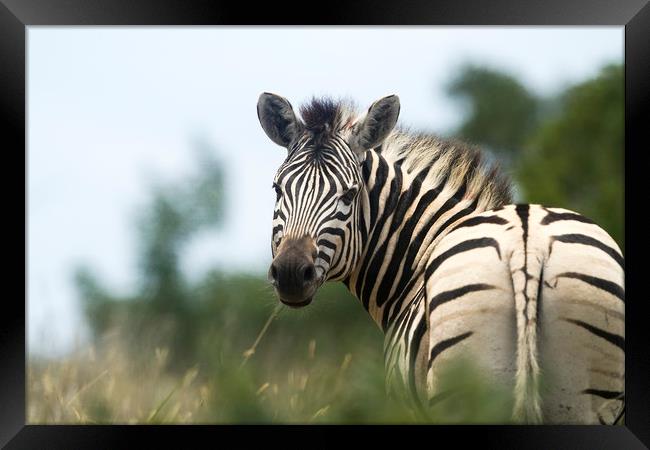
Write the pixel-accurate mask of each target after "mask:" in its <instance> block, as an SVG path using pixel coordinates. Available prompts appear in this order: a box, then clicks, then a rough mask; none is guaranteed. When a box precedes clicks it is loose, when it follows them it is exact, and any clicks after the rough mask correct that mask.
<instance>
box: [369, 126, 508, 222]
mask: <svg viewBox="0 0 650 450" xmlns="http://www.w3.org/2000/svg"><path fill="white" fill-rule="evenodd" d="M375 151H377V152H378V153H380V154H381V155H382V156H383V157H384V158H385V159H386V160H387V161H390V162H392V163H393V164H399V165H401V167H402V169H404V170H405V171H406V173H407V174H413V175H415V174H417V173H419V172H421V171H422V170H424V169H427V168H429V169H430V170H429V174H428V175H427V177H426V178H425V180H424V181H423V185H426V186H429V187H439V188H440V189H441V190H442V189H443V186H444V188H445V189H452V190H453V191H452V192H458V191H461V192H462V194H461V195H462V199H476V202H477V208H476V209H477V210H478V211H484V210H488V209H492V208H496V207H499V206H502V205H507V204H510V203H512V183H511V181H510V178H509V177H508V176H506V175H505V174H504V173H503V172H502V171H501V168H500V167H499V165H498V163H496V162H490V161H487V158H486V155H485V153H484V152H483V151H482V150H480V149H479V148H477V147H474V146H472V145H470V144H468V143H465V142H461V141H458V140H454V139H443V138H441V137H439V136H436V135H434V134H428V133H413V132H409V131H407V130H404V129H396V130H394V131H393V132H392V133H391V134H390V135H389V136H388V138H387V139H386V140H385V141H384V143H383V144H382V146H381V147H380V148H377V149H375ZM458 200H459V201H460V200H461V198H459V199H458Z"/></svg>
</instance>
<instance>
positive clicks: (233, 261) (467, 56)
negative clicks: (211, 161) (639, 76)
mask: <svg viewBox="0 0 650 450" xmlns="http://www.w3.org/2000/svg"><path fill="white" fill-rule="evenodd" d="M27 50H28V65H27V70H28V82H27V93H28V105H27V106H28V148H27V151H28V173H27V177H28V186H27V188H28V230H27V231H28V255H27V256H28V291H27V292H28V295H27V303H28V329H29V332H28V345H29V350H30V351H33V352H38V353H42V354H54V353H60V352H62V351H65V350H67V349H70V348H71V346H72V345H73V344H74V343H75V342H83V339H84V338H85V335H86V334H85V329H84V327H83V323H82V315H81V312H80V310H79V299H78V298H77V294H76V292H75V290H74V285H73V283H72V271H73V269H74V268H75V267H76V266H77V265H78V264H80V263H87V264H89V265H90V266H91V267H93V268H94V269H96V272H97V273H98V274H99V275H100V277H101V278H102V279H103V280H104V281H105V282H106V283H107V284H108V285H109V286H111V287H115V288H117V289H119V290H120V291H122V292H124V293H127V292H129V290H130V289H131V288H132V287H133V286H134V283H135V281H136V274H135V268H136V261H135V248H136V246H135V244H136V243H135V242H134V241H133V240H134V239H135V236H134V233H133V231H134V228H133V225H134V218H135V214H136V212H137V211H138V208H139V207H140V206H142V205H143V204H145V203H146V201H147V194H148V192H149V187H150V186H151V183H152V181H154V180H157V179H163V180H170V181H171V180H182V179H183V177H184V175H186V174H187V173H188V172H189V171H190V170H191V169H192V163H193V161H194V159H193V156H194V155H193V154H192V152H191V151H190V150H191V146H190V140H191V139H192V138H193V137H194V136H195V135H197V134H199V135H202V136H205V137H206V138H207V139H208V140H209V142H210V143H211V144H213V145H214V146H215V147H216V148H217V149H218V156H219V157H220V158H221V159H222V160H223V161H224V164H225V166H226V168H227V169H228V171H229V173H228V175H229V178H228V179H229V183H228V186H227V187H228V192H229V193H230V194H231V195H230V197H229V199H228V211H227V213H228V222H227V224H226V226H225V228H224V230H223V231H222V232H221V233H220V234H219V235H216V236H205V237H204V238H202V239H200V240H199V241H197V242H195V243H194V244H193V245H192V247H191V249H190V250H189V251H188V253H187V255H185V257H184V263H183V265H184V269H185V271H186V273H187V275H188V276H190V278H198V277H200V276H201V274H202V273H204V271H205V270H206V269H207V268H209V267H213V266H220V267H222V268H224V269H229V270H240V269H244V270H250V271H263V270H265V268H266V267H267V266H268V263H269V262H270V250H269V249H270V244H269V239H270V233H271V216H272V209H273V201H274V194H273V192H272V190H271V189H270V184H271V180H272V177H273V174H274V172H275V169H276V168H277V167H278V166H279V164H280V163H281V162H282V160H283V157H284V152H283V150H282V149H281V148H279V147H276V146H275V145H274V144H272V143H271V142H270V141H269V140H268V138H266V136H265V135H264V133H263V131H262V130H261V128H260V126H259V123H258V121H257V115H256V111H255V105H256V103H257V97H258V96H259V94H260V93H261V92H263V91H271V92H275V93H278V94H281V95H283V96H285V97H287V98H288V99H289V100H290V101H291V102H292V104H293V105H294V106H298V105H299V104H300V103H302V102H303V101H305V100H307V99H308V98H310V97H311V96H312V95H319V94H328V95H333V96H348V97H350V98H352V99H354V100H355V101H356V102H357V103H358V104H359V106H360V107H362V108H365V107H366V106H368V105H369V104H370V103H371V102H372V101H374V100H376V99H377V98H380V97H382V96H384V95H388V94H391V93H395V94H398V95H399V96H400V99H401V104H402V108H401V117H400V120H401V122H402V123H403V124H408V125H410V126H412V127H413V128H416V129H418V128H419V129H428V130H432V131H437V132H447V131H448V130H450V129H451V128H452V127H453V126H454V125H455V124H456V123H457V121H458V120H459V117H460V111H459V109H458V106H457V105H455V104H453V103H450V101H449V99H448V98H447V97H446V96H445V92H444V86H445V83H446V82H447V81H448V80H449V79H450V77H451V76H452V75H453V74H454V72H455V69H456V68H457V67H458V66H459V65H460V64H462V63H463V62H466V61H471V62H474V63H478V64H487V65H489V66H492V67H496V68H500V69H504V70H507V71H509V72H510V73H512V74H514V75H516V76H518V77H519V78H520V79H522V80H523V81H524V82H525V83H526V84H527V85H528V86H529V87H530V88H531V89H533V90H534V91H536V92H538V93H541V94H550V93H554V92H557V91H559V90H560V89H561V88H562V87H564V86H566V85H568V84H570V83H573V82H577V81H580V80H582V79H584V78H586V77H589V76H592V75H594V74H595V73H596V71H597V70H598V68H599V67H601V66H602V65H603V64H606V63H609V62H622V60H623V28H622V27H581V28H568V27H535V28H525V27H452V28H449V27H386V28H370V27H345V28H343V27H304V28H302V27H296V28H281V27H241V28H236V27H191V28H187V27H183V28H181V27H155V28H144V27H127V28H125V27H29V28H28V41H27ZM504 101H507V99H506V100H504Z"/></svg>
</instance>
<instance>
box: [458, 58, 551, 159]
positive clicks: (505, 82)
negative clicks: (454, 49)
mask: <svg viewBox="0 0 650 450" xmlns="http://www.w3.org/2000/svg"><path fill="white" fill-rule="evenodd" d="M447 92H448V94H449V95H450V96H451V97H452V98H454V99H456V100H458V101H460V102H462V103H463V104H464V106H465V110H466V116H465V119H464V120H463V122H462V123H461V125H460V127H459V128H458V129H457V130H455V131H454V134H455V135H457V136H459V137H461V138H464V139H467V140H469V141H472V142H477V143H481V144H482V145H484V146H487V147H488V148H489V149H490V150H491V151H492V152H494V153H495V154H496V155H497V156H498V157H499V158H501V160H502V161H503V162H504V163H506V164H507V163H508V162H509V161H510V160H511V159H512V158H513V157H515V156H516V154H517V152H518V151H519V149H520V148H521V146H522V145H523V143H524V142H525V141H526V139H527V138H528V137H529V136H530V134H531V132H532V131H533V130H534V129H535V127H536V126H537V123H538V119H539V113H540V108H541V104H540V100H539V99H538V98H537V97H536V96H535V95H534V94H532V93H531V92H530V91H529V90H528V89H527V88H526V87H525V86H524V85H523V84H522V83H520V82H519V81H518V80H517V79H516V78H514V77H513V76H511V75H508V74H506V73H503V72H500V71H498V70H494V69H489V68H484V67H479V66H475V65H466V66H464V67H462V68H461V69H460V71H459V73H458V75H457V76H456V77H454V78H453V80H452V81H451V82H450V83H449V85H448V86H447Z"/></svg>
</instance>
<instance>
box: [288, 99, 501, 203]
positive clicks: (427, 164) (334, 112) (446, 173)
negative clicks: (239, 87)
mask: <svg viewBox="0 0 650 450" xmlns="http://www.w3.org/2000/svg"><path fill="white" fill-rule="evenodd" d="M300 115H301V117H302V119H303V122H304V126H305V128H306V130H307V131H308V132H309V133H310V134H312V138H313V139H315V140H320V139H327V138H328V137H329V136H331V135H332V134H333V133H335V132H341V131H343V132H344V133H347V132H349V131H350V130H351V129H352V126H353V125H354V124H355V123H357V122H359V121H361V120H363V116H364V115H360V114H358V113H357V110H356V107H355V105H354V103H353V102H352V101H350V100H333V99H332V98H329V97H324V98H315V97H314V98H312V100H311V101H310V102H309V103H307V104H305V105H303V106H302V107H301V108H300ZM374 151H375V152H377V153H380V154H381V155H382V156H383V157H384V158H385V159H386V160H387V161H388V162H391V163H393V164H399V165H401V167H402V168H403V169H405V170H406V172H407V174H411V173H412V174H414V175H415V174H417V173H419V172H421V171H422V170H424V169H427V168H429V169H430V170H429V174H428V175H427V177H426V178H425V180H424V181H423V185H425V186H429V187H431V188H433V187H438V188H440V189H441V190H442V188H443V185H444V188H448V189H453V190H454V192H456V191H458V190H462V191H463V199H476V201H477V210H479V211H481V210H487V209H492V208H496V207H498V206H502V205H506V204H509V203H512V186H511V181H510V179H509V177H507V176H506V175H505V174H504V173H503V172H502V171H501V169H500V167H499V166H498V164H496V163H494V162H488V161H486V158H485V154H484V152H483V151H481V150H480V149H479V148H476V147H474V146H471V145H469V144H467V143H465V142H461V141H457V140H453V139H443V138H441V137H439V136H436V135H434V134H429V133H417V132H411V131H409V130H407V129H404V128H401V127H398V128H396V129H395V130H393V132H392V133H391V134H390V135H389V136H388V138H386V140H385V141H384V143H383V144H382V145H381V146H380V147H378V148H376V149H374ZM463 187H464V189H463ZM458 200H461V199H458Z"/></svg>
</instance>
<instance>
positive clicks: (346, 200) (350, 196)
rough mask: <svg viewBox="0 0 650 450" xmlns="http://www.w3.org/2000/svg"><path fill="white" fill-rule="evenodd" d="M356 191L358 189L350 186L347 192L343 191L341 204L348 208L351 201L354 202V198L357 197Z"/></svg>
mask: <svg viewBox="0 0 650 450" xmlns="http://www.w3.org/2000/svg"><path fill="white" fill-rule="evenodd" d="M358 191H359V189H358V188H357V187H356V186H352V187H351V188H349V189H348V190H347V191H345V192H344V193H343V195H342V196H341V201H342V202H343V204H344V205H346V206H349V205H350V203H352V200H354V197H356V196H357V192H358Z"/></svg>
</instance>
